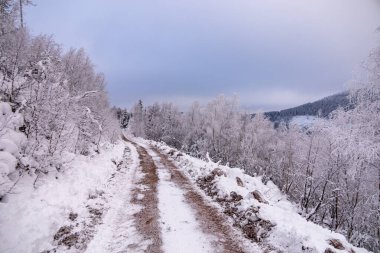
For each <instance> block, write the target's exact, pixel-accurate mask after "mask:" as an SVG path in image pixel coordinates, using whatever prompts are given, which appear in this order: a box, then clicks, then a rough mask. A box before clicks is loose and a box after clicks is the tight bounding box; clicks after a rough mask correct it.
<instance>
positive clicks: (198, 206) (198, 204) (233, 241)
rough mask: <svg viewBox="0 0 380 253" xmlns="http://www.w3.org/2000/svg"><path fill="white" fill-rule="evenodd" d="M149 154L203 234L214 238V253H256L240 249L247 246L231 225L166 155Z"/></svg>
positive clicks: (158, 152) (253, 250)
mask: <svg viewBox="0 0 380 253" xmlns="http://www.w3.org/2000/svg"><path fill="white" fill-rule="evenodd" d="M150 154H151V155H152V156H157V157H158V159H159V161H160V164H162V165H163V167H164V168H165V169H166V173H168V174H169V178H170V180H171V181H172V184H174V185H175V187H177V188H180V189H181V190H182V191H183V193H184V199H185V201H186V202H187V203H189V204H190V205H191V207H192V209H193V210H194V212H195V216H196V220H197V223H198V224H199V225H200V227H201V229H202V231H203V233H205V234H208V235H212V238H214V240H212V245H213V247H214V252H224V253H245V252H247V253H248V252H256V250H255V249H249V248H247V247H245V248H244V249H243V248H242V246H241V245H246V246H247V244H246V243H245V242H243V241H241V240H240V239H239V238H241V235H239V234H238V233H237V232H236V231H235V230H233V229H232V227H231V224H228V223H227V222H226V220H227V219H228V218H227V217H226V216H225V215H224V214H222V213H220V211H219V210H218V209H217V208H216V207H214V206H212V205H210V204H209V203H208V202H207V201H206V200H205V199H204V198H203V197H202V195H201V194H200V193H199V192H198V191H197V190H195V188H194V186H193V184H192V183H191V182H190V181H189V179H188V178H187V177H186V176H184V175H183V174H182V172H180V171H179V169H178V168H177V167H176V166H175V165H174V163H173V162H171V161H170V160H169V159H168V157H167V156H166V155H164V154H162V153H161V152H160V151H159V150H158V149H157V148H155V147H152V148H151V152H150ZM190 252H191V251H190ZM194 252H197V251H194ZM199 252H203V251H199Z"/></svg>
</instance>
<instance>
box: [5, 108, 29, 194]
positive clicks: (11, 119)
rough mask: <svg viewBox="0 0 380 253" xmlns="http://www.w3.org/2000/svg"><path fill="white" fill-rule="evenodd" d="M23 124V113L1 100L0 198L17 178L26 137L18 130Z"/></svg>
mask: <svg viewBox="0 0 380 253" xmlns="http://www.w3.org/2000/svg"><path fill="white" fill-rule="evenodd" d="M22 125H23V118H22V115H21V114H20V113H18V112H12V108H11V106H10V105H9V104H8V103H5V102H0V199H1V198H2V197H3V196H4V194H6V193H7V192H8V191H9V190H10V189H11V188H12V186H13V185H14V183H15V182H14V181H15V180H17V178H18V175H16V174H17V173H16V167H17V164H18V162H19V160H20V151H21V149H22V148H23V147H24V145H25V143H26V137H25V135H24V134H23V133H20V132H19V131H18V129H19V127H21V126H22Z"/></svg>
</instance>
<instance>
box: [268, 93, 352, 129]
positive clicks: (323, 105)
mask: <svg viewBox="0 0 380 253" xmlns="http://www.w3.org/2000/svg"><path fill="white" fill-rule="evenodd" d="M349 104H350V100H349V93H348V92H342V93H338V94H335V95H331V96H328V97H325V98H322V99H320V100H317V101H315V102H310V103H306V104H303V105H299V106H296V107H293V108H289V109H284V110H281V111H271V112H266V113H265V116H267V117H268V118H269V119H270V120H271V121H272V122H279V121H289V120H290V119H291V118H292V117H294V116H304V115H310V116H321V117H327V116H329V114H330V113H331V112H332V111H334V110H336V109H337V108H338V107H344V108H345V107H347V106H349Z"/></svg>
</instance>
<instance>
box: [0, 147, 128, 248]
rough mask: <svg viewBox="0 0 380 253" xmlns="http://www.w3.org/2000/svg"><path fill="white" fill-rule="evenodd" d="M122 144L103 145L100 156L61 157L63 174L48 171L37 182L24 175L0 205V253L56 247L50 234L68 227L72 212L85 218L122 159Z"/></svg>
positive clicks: (69, 155)
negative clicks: (93, 199)
mask: <svg viewBox="0 0 380 253" xmlns="http://www.w3.org/2000/svg"><path fill="white" fill-rule="evenodd" d="M123 150H124V144H123V143H121V142H120V143H118V144H116V145H109V144H107V145H104V146H103V147H102V148H101V153H100V155H96V156H93V157H85V156H81V155H73V154H70V153H67V154H64V155H63V157H62V161H63V163H64V164H65V170H64V172H62V173H54V172H51V173H49V174H48V175H46V176H43V177H41V178H40V179H39V181H37V186H38V187H37V189H34V188H33V182H34V180H35V176H33V177H32V176H30V175H24V176H23V177H22V178H21V179H20V181H19V183H18V184H17V185H16V187H15V188H14V189H13V191H12V194H9V195H7V198H6V200H5V201H3V202H0V252H9V253H12V252H23V253H28V252H31V253H32V252H33V253H34V252H42V251H44V250H48V249H52V248H55V247H56V245H53V235H54V234H55V233H56V232H57V230H58V229H59V228H60V227H61V226H63V225H66V224H68V222H69V221H68V216H69V214H70V213H71V212H74V213H77V214H78V217H79V218H83V219H86V217H87V216H88V210H87V208H86V205H87V204H91V201H92V200H91V199H90V198H89V196H91V194H92V193H93V192H102V191H106V190H107V189H108V188H109V187H111V186H112V184H111V183H110V182H109V181H108V179H109V178H110V177H111V175H112V173H113V172H114V171H115V170H116V165H115V164H114V163H113V162H112V160H115V161H119V160H120V159H121V158H122V154H123Z"/></svg>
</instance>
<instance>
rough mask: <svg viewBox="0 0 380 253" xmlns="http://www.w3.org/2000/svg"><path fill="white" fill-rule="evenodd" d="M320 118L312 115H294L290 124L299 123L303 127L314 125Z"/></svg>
mask: <svg viewBox="0 0 380 253" xmlns="http://www.w3.org/2000/svg"><path fill="white" fill-rule="evenodd" d="M319 119H320V118H318V117H316V116H311V115H304V116H294V117H292V119H291V120H290V124H293V125H298V126H299V127H302V128H309V127H312V126H313V125H314V124H315V123H316V122H317V121H318V120H319Z"/></svg>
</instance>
